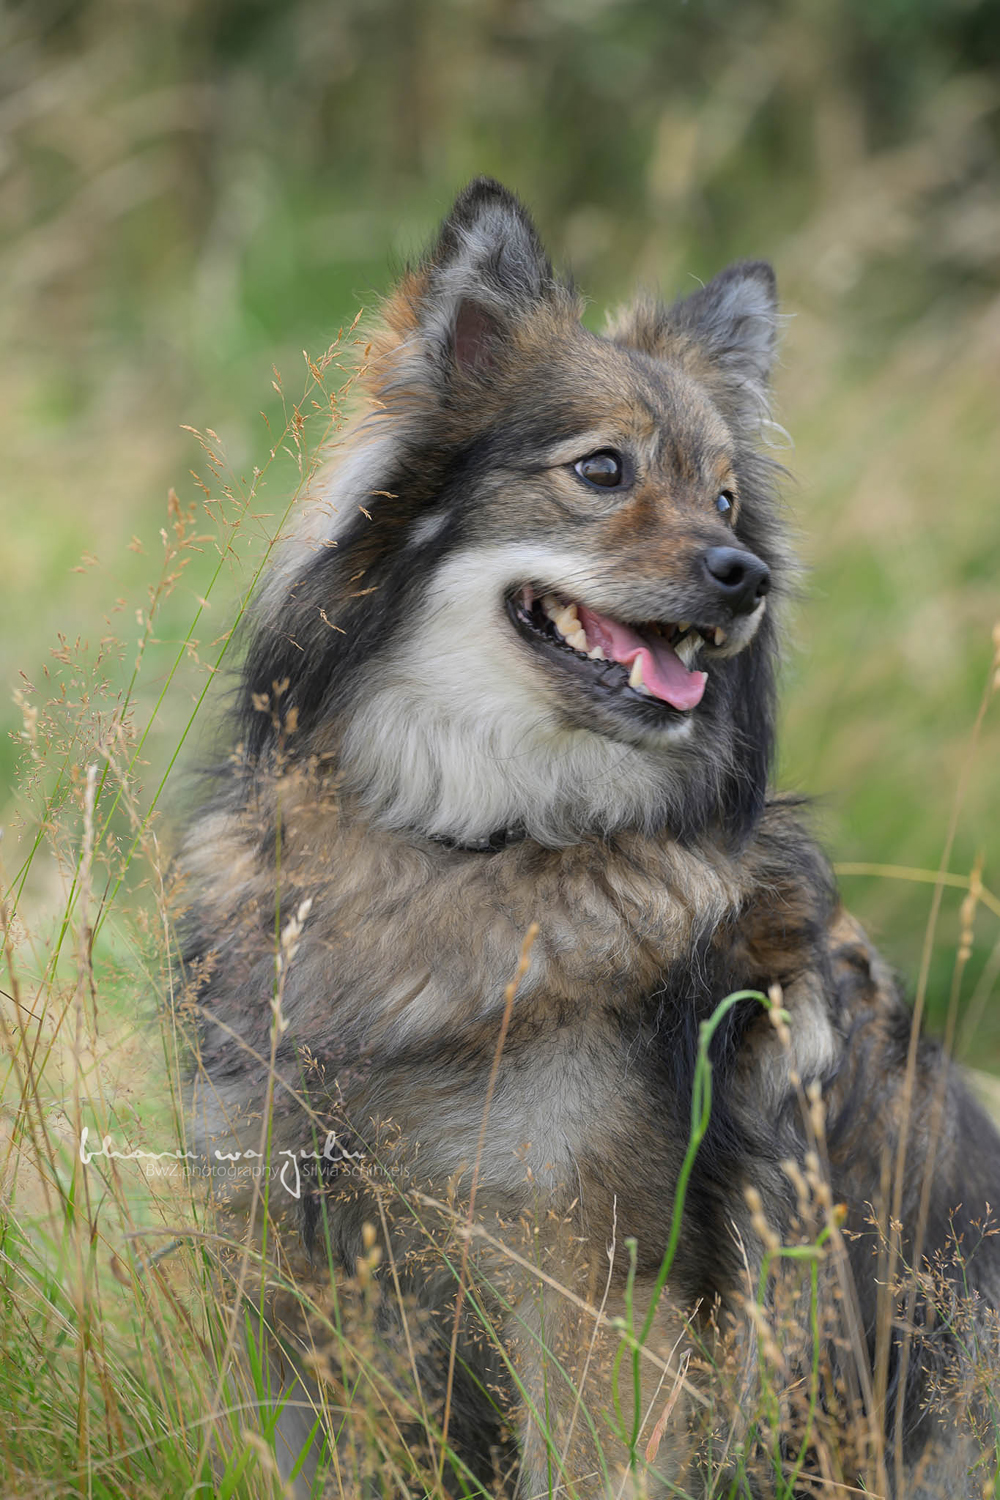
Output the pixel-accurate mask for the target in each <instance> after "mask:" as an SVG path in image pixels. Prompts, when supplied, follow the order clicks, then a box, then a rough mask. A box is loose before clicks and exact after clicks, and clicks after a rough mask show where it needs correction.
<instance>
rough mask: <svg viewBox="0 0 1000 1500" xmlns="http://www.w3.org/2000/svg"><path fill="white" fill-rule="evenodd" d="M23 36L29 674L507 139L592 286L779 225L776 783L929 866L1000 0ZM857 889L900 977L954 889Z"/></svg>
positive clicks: (16, 68) (990, 604)
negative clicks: (788, 592)
mask: <svg viewBox="0 0 1000 1500" xmlns="http://www.w3.org/2000/svg"><path fill="white" fill-rule="evenodd" d="M0 35H2V41H3V46H2V50H0V90H2V100H0V271H2V274H0V327H2V329H3V335H4V340H5V344H6V347H7V351H8V352H7V357H6V359H5V360H4V362H3V366H2V369H0V397H2V400H0V439H2V444H3V453H4V471H5V474H4V484H3V490H2V504H3V524H4V538H5V541H4V553H5V563H6V565H7V569H8V571H9V578H8V581H7V583H6V585H5V588H4V590H3V594H2V597H0V667H2V677H3V679H4V681H5V683H9V684H10V685H11V686H16V685H17V683H18V680H19V679H18V672H19V671H23V672H25V673H26V674H28V676H29V679H31V681H32V685H33V686H39V682H36V681H35V679H36V678H37V677H38V674H39V673H41V672H42V670H43V669H44V668H45V665H46V662H47V661H49V658H48V657H47V652H48V651H49V649H50V647H51V646H53V645H54V644H55V642H56V638H57V632H59V631H62V632H63V633H64V634H65V635H67V636H68V637H69V638H70V640H71V641H73V640H74V639H75V637H76V635H77V633H81V634H82V635H83V637H84V638H85V639H86V640H87V641H88V642H90V643H91V645H93V644H94V643H96V641H97V640H98V639H99V638H100V637H101V635H102V632H105V631H106V632H108V633H109V634H110V633H111V632H112V629H113V628H117V627H114V621H113V620H112V619H111V617H110V616H109V617H108V622H107V623H105V622H104V620H103V617H104V616H105V614H106V612H108V611H113V610H114V609H117V610H118V611H119V617H120V618H123V619H124V618H127V617H128V614H129V611H131V609H132V608H133V605H134V603H135V602H136V601H138V602H140V603H141V600H142V592H143V589H144V587H145V586H146V584H147V583H148V582H149V581H150V564H149V558H148V557H146V556H143V555H142V553H141V552H140V550H139V547H138V546H137V547H136V548H135V549H134V550H132V551H129V547H128V543H129V538H130V536H131V535H132V534H133V533H136V535H137V538H138V543H139V546H143V545H144V546H147V547H148V546H150V545H151V544H155V540H156V534H157V532H158V530H159V527H160V526H161V524H165V518H164V511H163V495H164V493H165V491H166V487H167V485H168V484H169V483H171V482H173V483H175V484H177V485H178V489H180V490H182V491H183V494H182V498H185V497H187V498H190V497H191V496H195V495H197V491H196V490H195V489H193V488H192V487H191V486H190V485H187V488H186V489H185V487H184V485H182V484H181V482H180V478H179V476H182V475H184V473H185V472H186V469H187V468H188V466H189V465H190V464H192V463H195V464H197V463H198V461H199V459H200V453H199V450H197V448H196V447H195V445H194V444H193V441H192V440H191V439H190V438H189V437H188V436H187V435H186V434H182V433H181V432H180V431H179V427H180V424H182V423H188V424H191V425H194V426H197V427H199V428H203V427H204V426H205V425H206V424H207V423H211V424H212V425H213V427H214V428H216V429H218V430H219V431H220V432H221V433H222V434H223V436H224V438H225V441H226V446H227V451H228V455H229V460H230V462H231V464H232V465H233V466H234V468H235V469H236V470H237V471H238V472H239V471H249V469H250V466H251V465H252V464H253V463H254V462H255V461H259V458H260V455H261V454H262V453H263V452H265V451H266V449H267V444H268V433H267V429H266V426H265V423H264V422H262V421H261V419H260V418H259V417H258V416H257V415H256V414H257V411H258V409H259V408H260V406H261V405H262V403H263V404H265V406H266V408H267V412H268V413H272V414H273V411H274V409H275V402H274V392H273V391H272V390H271V387H270V375H269V373H268V372H269V367H270V365H271V364H272V362H273V363H274V364H276V365H277V366H278V367H279V368H280V369H281V370H282V372H283V373H285V374H286V376H287V372H289V371H290V370H293V369H295V368H301V366H300V364H299V361H300V360H301V351H302V349H303V348H307V349H309V350H310V352H316V351H318V350H319V349H321V348H323V347H325V346H326V344H327V343H329V342H330V340H331V339H332V338H333V337H334V336H335V335H336V332H337V329H338V327H339V326H341V325H342V324H347V323H350V321H351V320H352V319H353V317H354V314H355V312H356V310H357V307H358V305H359V303H364V304H365V305H368V306H370V305H371V304H372V303H373V301H374V300H375V298H376V296H377V294H378V293H379V292H380V291H381V290H384V289H385V288H386V286H387V285H388V283H389V281H390V279H391V276H392V275H393V274H394V272H395V271H396V270H397V269H398V267H399V265H400V264H401V263H402V262H403V261H404V260H405V259H406V258H407V256H409V255H411V254H413V253H414V252H416V251H418V250H419V248H420V247H421V245H422V244H423V243H424V242H425V241H426V239H427V237H428V236H429V235H430V233H431V232H432V230H433V226H434V224H435V223H436V221H437V220H438V219H439V218H440V216H441V215H442V214H443V212H444V211H445V210H446V208H447V206H448V203H449V201H450V198H451V196H452V195H453V193H454V191H455V190H456V189H457V188H458V187H459V186H460V185H461V184H462V183H463V182H464V181H465V180H466V179H467V178H469V177H471V176H473V175H474V174H476V173H478V172H490V173H493V174H494V175H496V176H498V177H500V178H501V179H502V180H503V181H505V182H507V183H508V184H510V185H511V186H513V187H514V188H516V189H517V190H518V191H519V192H520V193H521V194H522V196H523V197H524V198H525V200H526V201H527V202H528V203H529V204H530V205H531V206H532V208H533V209H534V210H535V212H536V214H537V217H538V220H539V223H540V227H541V229H542V231H543V234H544V236H545V238H546V240H547V243H548V244H549V246H550V248H551V249H552V251H553V254H554V256H555V258H556V259H557V260H558V261H559V262H560V263H561V264H562V265H565V266H568V267H569V268H571V269H572V270H573V272H574V273H575V274H576V276H577V277H578V279H579V281H580V282H581V284H582V285H583V286H584V288H585V289H586V290H587V292H588V293H589V294H590V295H592V296H593V298H594V302H595V311H594V315H593V316H594V319H595V321H596V320H597V319H598V317H599V313H598V311H597V310H596V309H603V307H604V306H605V305H606V304H607V303H609V302H615V301H617V300H621V299H622V298H623V297H625V296H626V295H627V294H628V293H629V292H630V290H631V289H632V288H633V287H634V286H635V285H636V284H645V285H653V286H658V287H661V288H663V289H664V291H666V292H668V293H670V294H674V293H676V292H678V291H682V290H684V289H685V288H686V287H689V286H690V285H692V281H691V278H692V277H693V276H699V277H703V278H704V277H707V276H708V275H710V274H711V273H712V272H713V271H715V270H717V269H718V268H719V267H720V266H721V265H722V264H723V263H724V262H725V261H726V260H727V259H729V258H732V257H735V256H739V255H748V254H749V255H767V256H770V257H771V258H772V259H773V260H774V262H775V264H776V266H777V268H778V272H779V279H780V281H781V284H782V287H783V294H784V300H785V306H786V308H787V309H788V310H789V311H790V312H793V313H794V314H795V317H794V320H793V321H791V323H790V325H789V330H788V336H787V340H786V349H785V360H784V363H785V368H784V369H783V370H782V371H781V372H780V375H779V380H778V405H779V413H778V414H779V416H780V418H781V420H782V421H783V422H785V423H786V425H787V426H788V427H789V429H790V430H791V431H792V432H793V433H794V435H795V439H796V443H797V451H796V452H795V453H794V454H790V455H789V456H788V458H789V466H790V468H792V469H793V471H794V473H795V474H796V476H798V479H799V488H798V491H797V492H796V491H794V490H793V491H792V492H791V501H792V507H793V510H794V512H795V515H796V519H797V524H798V526H799V528H800V530H801V532H802V535H803V551H804V553H805V555H806V557H807V559H808V561H809V563H810V565H811V568H812V576H811V579H810V580H809V582H808V583H807V589H808V593H809V595H810V599H809V602H808V604H805V605H803V607H802V608H801V610H800V612H799V616H798V618H797V621H796V625H795V632H794V637H795V638H794V644H793V648H792V650H791V651H790V656H789V668H788V683H789V693H788V708H787V713H786V730H785V753H784V766H783V779H784V781H785V782H786V783H791V784H793V785H795V786H797V787H801V788H805V789H808V790H810V791H814V792H820V793H824V794H827V795H828V797H829V801H828V802H827V804H826V806H825V812H824V813H823V815H822V816H823V818H824V819H825V821H826V825H827V832H828V835H829V838H830V841H831V844H832V846H833V848H834V851H835V852H836V853H837V854H838V855H839V856H840V857H843V858H850V859H855V860H869V861H891V862H894V863H899V864H903V865H920V866H929V867H931V868H933V867H934V866H935V865H936V863H937V860H938V858H939V855H940V851H941V848H942V846H943V842H944V837H945V830H946V826H947V822H948V816H949V808H950V805H951V801H952V798H953V796H954V793H955V789H956V787H957V785H958V783H959V780H960V769H961V764H962V759H963V755H964V754H965V749H966V747H967V745H968V743H969V733H970V727H971V724H972V721H973V718H974V716H975V712H976V705H977V703H978V700H979V696H980V693H981V690H982V684H983V682H984V680H985V677H986V673H987V669H988V664H989V660H990V655H991V647H990V640H989V632H990V627H991V625H992V623H993V621H994V619H995V618H996V617H997V615H998V614H1000V605H998V597H997V589H996V577H997V572H998V569H997V563H998V561H1000V506H998V504H997V499H998V496H997V481H996V475H997V473H998V471H1000V436H998V432H997V422H996V411H997V400H996V395H997V376H998V373H1000V153H998V149H997V148H998V131H1000V5H998V4H997V3H996V0H822V3H821V0H774V3H766V0H686V3H685V0H336V3H332V0H326V3H321V0H144V3H143V4H142V5H136V4H134V3H131V0H30V3H29V0H22V3H20V4H17V3H14V4H10V5H8V6H7V7H6V8H5V9H4V11H3V13H2V16H0ZM289 492H290V487H289ZM272 498H273V501H274V504H275V506H277V505H278V504H280V503H281V494H280V490H279V489H274V490H272ZM81 559H83V560H82V561H81ZM206 566H207V564H206ZM74 569H76V570H77V571H74ZM81 570H82V571H81ZM186 587H187V595H186V596H185V595H184V591H183V590H181V591H179V592H178V593H176V594H175V595H174V596H172V599H171V601H170V605H169V608H168V609H167V613H166V615H165V619H164V622H163V634H164V639H167V638H168V637H169V634H170V629H171V628H173V629H175V630H178V631H180V632H181V633H183V630H184V629H185V628H186V624H185V621H186V619H187V618H189V614H190V611H188V615H187V616H185V614H184V608H185V607H186V605H185V598H186V600H187V602H188V603H189V602H190V600H192V599H196V598H197V597H198V592H197V591H198V575H197V573H196V572H193V573H192V574H191V575H190V576H189V577H188V578H187V579H186ZM236 587H238V583H236V582H234V593H235V589H236ZM115 600H118V601H119V603H118V604H117V605H116V604H115V603H114V601H115ZM221 608H222V607H221V601H217V604H216V609H217V619H216V621H215V628H216V629H217V630H221V629H222V628H223V625H222V620H221ZM171 610H173V613H172V614H171V613H170V611H171ZM81 649H83V648H81ZM122 660H123V662H124V655H123V657H122ZM64 665H65V664H64ZM49 670H51V671H55V668H54V667H53V666H52V665H51V662H50V663H49ZM67 670H68V669H67ZM3 712H4V713H5V714H7V710H6V709H5V710H4V711H3ZM996 719H997V714H996V711H995V709H994V711H993V714H992V718H991V719H988V720H987V728H986V731H985V737H984V743H983V746H982V748H981V750H980V752H979V756H978V760H977V762H976V766H975V767H974V768H973V771H972V774H971V776H970V779H969V784H968V789H967V801H966V807H967V811H966V814H965V816H964V817H963V819H962V822H961V825H960V833H959V838H958V841H957V844H956V848H955V852H954V858H953V865H952V867H953V868H954V869H956V870H960V871H966V872H967V871H968V869H969V868H970V867H971V863H972V860H973V858H974V855H975V853H976V851H977V849H978V848H980V847H983V848H984V851H985V853H986V869H985V878H986V881H987V884H988V885H989V884H990V881H991V878H992V882H993V885H994V886H997V885H1000V874H998V869H1000V840H998V838H997V835H996V831H995V826H994V825H995V822H996V789H995V784H994V783H993V782H992V781H991V776H990V762H991V757H992V758H993V759H994V760H995V757H996V752H997V749H998V748H1000V737H998V731H997V724H996ZM7 722H8V723H9V724H10V725H11V727H12V729H13V730H14V731H15V732H16V731H17V730H18V729H19V727H20V720H19V718H18V716H17V715H16V713H15V712H14V710H13V709H11V710H10V711H9V714H8V715H7ZM177 734H178V726H176V725H163V726H158V728H157V731H156V734H154V735H153V736H152V737H151V740H150V743H149V746H148V747H147V748H148V754H149V756H150V759H151V761H152V763H153V764H154V766H156V765H157V764H162V763H163V761H164V760H165V759H166V757H167V755H168V752H169V748H170V746H171V745H173V746H176V740H177ZM158 745H159V748H158ZM2 753H3V756H4V761H3V764H4V766H5V768H6V769H7V770H8V771H9V770H10V769H11V767H12V765H13V754H14V751H13V749H12V748H5V749H4V751H3V752H2ZM158 756H159V761H158V760H157V757H158ZM848 892H849V896H850V898H851V899H852V901H853V902H854V903H855V904H856V905H857V906H858V908H859V910H860V911H861V913H862V915H863V916H864V917H865V918H866V920H868V921H869V922H870V923H871V924H872V925H873V927H874V929H875V930H876V933H877V935H878V936H879V937H880V938H881V939H882V940H883V941H885V942H886V943H887V946H888V948H889V951H890V953H891V955H892V956H893V958H894V959H896V960H897V961H899V962H900V963H901V964H902V965H904V966H905V967H906V968H907V969H908V970H909V971H910V972H913V971H914V970H915V968H916V964H917V956H918V953H919V947H920V938H921V933H922V930H923V925H924V921H925V918H926V913H927V909H928V904H929V889H928V888H927V887H926V886H916V885H910V884H907V883H905V882H896V883H892V882H885V881H882V882H879V883H877V884H874V883H867V884H866V883H860V884H855V883H850V884H849V885H848ZM955 906H957V901H956V902H955V903H952V905H951V906H947V907H946V914H945V916H946V920H945V927H944V933H945V937H946V938H947V937H948V936H949V934H950V935H951V936H952V937H953V936H954V932H955V931H956V930H957V929H956V927H955V920H956V919H955V911H954V910H953V907H955ZM980 925H982V926H983V927H984V934H983V935H982V936H981V937H980V938H979V939H978V941H979V943H980V945H981V946H980V948H978V949H977V952H976V955H975V957H974V961H973V964H972V965H971V968H970V975H971V977H972V979H973V980H974V978H975V974H976V973H977V972H978V971H979V970H980V969H981V968H982V963H983V959H984V954H985V952H986V951H988V949H989V947H990V946H991V944H992V942H993V940H994V938H995V937H996V924H995V923H993V925H992V927H989V929H988V930H986V928H987V924H986V923H981V924H980ZM952 952H953V949H949V947H948V944H947V942H944V943H942V944H941V945H940V946H939V956H938V959H937V960H936V968H935V974H934V993H935V995H937V996H941V995H944V994H946V993H947V988H948V973H949V971H950V966H951V961H952ZM989 1028H990V1023H989V1020H988V1019H987V1022H986V1030H985V1031H984V1032H983V1036H984V1037H985V1038H986V1041H985V1042H984V1045H985V1046H991V1047H992V1048H993V1052H994V1055H995V1056H1000V1022H993V1023H992V1031H990V1029H989Z"/></svg>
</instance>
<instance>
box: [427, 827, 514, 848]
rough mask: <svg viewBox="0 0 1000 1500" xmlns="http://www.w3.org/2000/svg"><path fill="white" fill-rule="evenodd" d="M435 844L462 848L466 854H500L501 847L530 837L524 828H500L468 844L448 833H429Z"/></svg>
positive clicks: (507, 846) (506, 846)
mask: <svg viewBox="0 0 1000 1500" xmlns="http://www.w3.org/2000/svg"><path fill="white" fill-rule="evenodd" d="M427 837H428V838H429V839H431V840H432V841H433V842H434V843H435V844H442V845H443V846H444V848H445V849H461V850H462V851H463V853H466V854H499V853H500V850H501V849H507V848H509V847H510V845H511V844H520V843H523V842H524V840H525V839H526V838H527V837H528V835H527V834H526V833H525V831H524V829H523V828H498V829H496V831H495V832H494V833H491V834H490V835H489V836H488V837H487V838H485V839H473V840H472V841H471V842H470V843H468V844H463V843H460V842H459V840H458V839H453V838H450V837H449V836H448V834H446V833H429V834H428V835H427Z"/></svg>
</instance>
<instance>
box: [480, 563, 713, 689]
mask: <svg viewBox="0 0 1000 1500" xmlns="http://www.w3.org/2000/svg"><path fill="white" fill-rule="evenodd" d="M507 608H508V613H509V614H510V616H511V619H512V620H513V622H514V624H515V626H516V627H517V629H518V631H519V633H520V634H521V635H522V636H523V637H524V638H525V639H527V640H529V641H530V642H531V644H532V645H533V646H535V647H537V648H538V649H540V650H543V651H546V652H547V653H551V659H552V660H553V662H556V663H558V664H559V665H561V666H563V667H564V668H566V669H567V670H569V671H571V672H572V673H573V674H574V676H575V677H577V679H579V678H580V677H584V678H586V679H587V680H589V681H590V682H591V683H592V685H593V687H594V689H595V691H598V692H600V695H601V696H602V697H606V696H607V695H609V694H614V695H615V696H616V697H620V699H621V706H622V707H625V706H626V704H628V703H630V702H631V703H634V704H635V706H636V707H638V706H639V705H640V704H641V705H643V707H644V708H647V709H651V708H658V709H660V710H661V712H662V711H663V710H666V711H667V713H668V715H669V716H670V717H675V716H676V715H678V714H686V713H689V712H690V711H691V710H692V709H693V708H696V707H697V705H698V704H699V703H700V702H701V699H702V696H703V694H704V692H705V684H706V682H707V681H708V677H707V674H706V673H705V672H699V671H695V670H694V669H693V666H692V664H693V662H694V660H695V658H696V657H697V655H698V654H699V652H700V651H701V650H702V649H703V648H704V647H706V646H708V647H714V648H721V647H724V646H725V644H726V633H725V631H724V630H723V628H722V627H721V626H718V625H700V624H696V623H694V622H693V621H690V620H678V621H648V622H646V623H643V624H639V625H629V624H626V623H624V622H623V621H621V620H613V619H611V617H610V616H608V615H602V614H600V613H599V612H598V611H597V610H595V609H591V608H590V607H589V606H588V605H586V604H581V603H579V602H578V601H575V600H571V599H566V598H564V597H563V596H562V595H560V594H558V593H556V592H554V591H543V590H542V589H541V588H540V587H536V586H532V585H530V584H525V585H524V587H522V588H520V589H518V590H517V591H516V592H515V593H513V594H511V595H510V596H509V597H508V601H507ZM671 711H672V712H671Z"/></svg>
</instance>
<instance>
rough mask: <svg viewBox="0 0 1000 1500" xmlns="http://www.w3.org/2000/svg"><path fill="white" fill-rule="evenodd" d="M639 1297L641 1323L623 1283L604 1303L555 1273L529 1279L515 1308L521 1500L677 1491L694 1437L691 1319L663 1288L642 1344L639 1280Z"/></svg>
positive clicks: (589, 1499)
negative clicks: (688, 1355)
mask: <svg viewBox="0 0 1000 1500" xmlns="http://www.w3.org/2000/svg"><path fill="white" fill-rule="evenodd" d="M631 1301H632V1309H631V1320H632V1321H631V1324H630V1323H629V1319H628V1316H627V1309H626V1302H625V1297H624V1294H623V1292H622V1291H621V1290H620V1289H612V1290H611V1292H610V1294H609V1295H607V1296H606V1297H605V1298H604V1299H603V1301H602V1302H601V1304H600V1305H594V1304H593V1303H592V1302H590V1301H588V1300H587V1299H585V1298H584V1297H581V1296H579V1295H577V1294H576V1293H574V1292H572V1291H571V1290H569V1289H566V1290H563V1289H562V1288H558V1287H554V1286H552V1285H551V1284H548V1283H546V1284H544V1285H536V1286H532V1287H530V1288H528V1289H526V1290H525V1291H524V1292H523V1295H522V1296H521V1299H520V1301H519V1302H518V1304H517V1306H516V1307H515V1308H514V1309H513V1310H512V1313H511V1315H510V1317H509V1319H508V1324H507V1330H506V1343H507V1347H508V1350H509V1352H510V1356H511V1362H512V1369H513V1377H514V1382H515V1385H516V1387H517V1391H518V1396H519V1400H520V1405H521V1414H520V1420H519V1422H518V1428H519V1440H520V1446H521V1478H520V1483H519V1487H518V1500H549V1497H550V1496H551V1497H556V1496H558V1497H567V1500H570V1497H572V1500H632V1497H636V1500H638V1497H640V1496H641V1497H643V1500H653V1497H655V1496H660V1495H663V1496H665V1495H667V1494H670V1493H673V1492H674V1489H675V1486H676V1485H677V1483H678V1480H679V1478H680V1476H682V1474H683V1472H684V1471H685V1470H686V1468H687V1467H688V1465H689V1462H690V1446H691V1445H690V1442H689V1440H688V1430H689V1399H688V1396H689V1389H690V1388H689V1386H688V1383H687V1381H686V1379H685V1368H686V1360H685V1357H684V1348H683V1345H684V1331H683V1324H682V1322H681V1320H680V1319H679V1318H678V1317H677V1316H676V1314H674V1313H673V1312H672V1311H670V1309H669V1307H668V1304H667V1303H666V1301H665V1299H661V1302H660V1305H659V1306H657V1308H656V1309H655V1311H654V1313H653V1316H652V1319H651V1321H650V1326H649V1330H648V1332H647V1334H646V1337H645V1339H644V1340H642V1343H641V1345H640V1344H639V1341H638V1337H637V1336H638V1335H640V1334H641V1331H642V1329H643V1326H644V1324H645V1321H646V1315H647V1312H648V1309H649V1306H650V1296H649V1291H648V1289H646V1291H645V1292H644V1291H643V1289H642V1288H641V1287H636V1288H635V1289H634V1293H633V1296H632V1299H631ZM630 1330H631V1331H630ZM637 1387H638V1402H637V1400H636V1390H637ZM647 1455H648V1456H647Z"/></svg>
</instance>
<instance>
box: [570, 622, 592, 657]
mask: <svg viewBox="0 0 1000 1500" xmlns="http://www.w3.org/2000/svg"><path fill="white" fill-rule="evenodd" d="M566 644H567V646H572V647H573V650H574V651H584V652H585V651H586V649H587V632H586V631H585V630H584V628H583V626H582V625H581V626H580V627H579V629H577V630H575V631H574V632H573V634H572V635H568V636H567V637H566Z"/></svg>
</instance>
